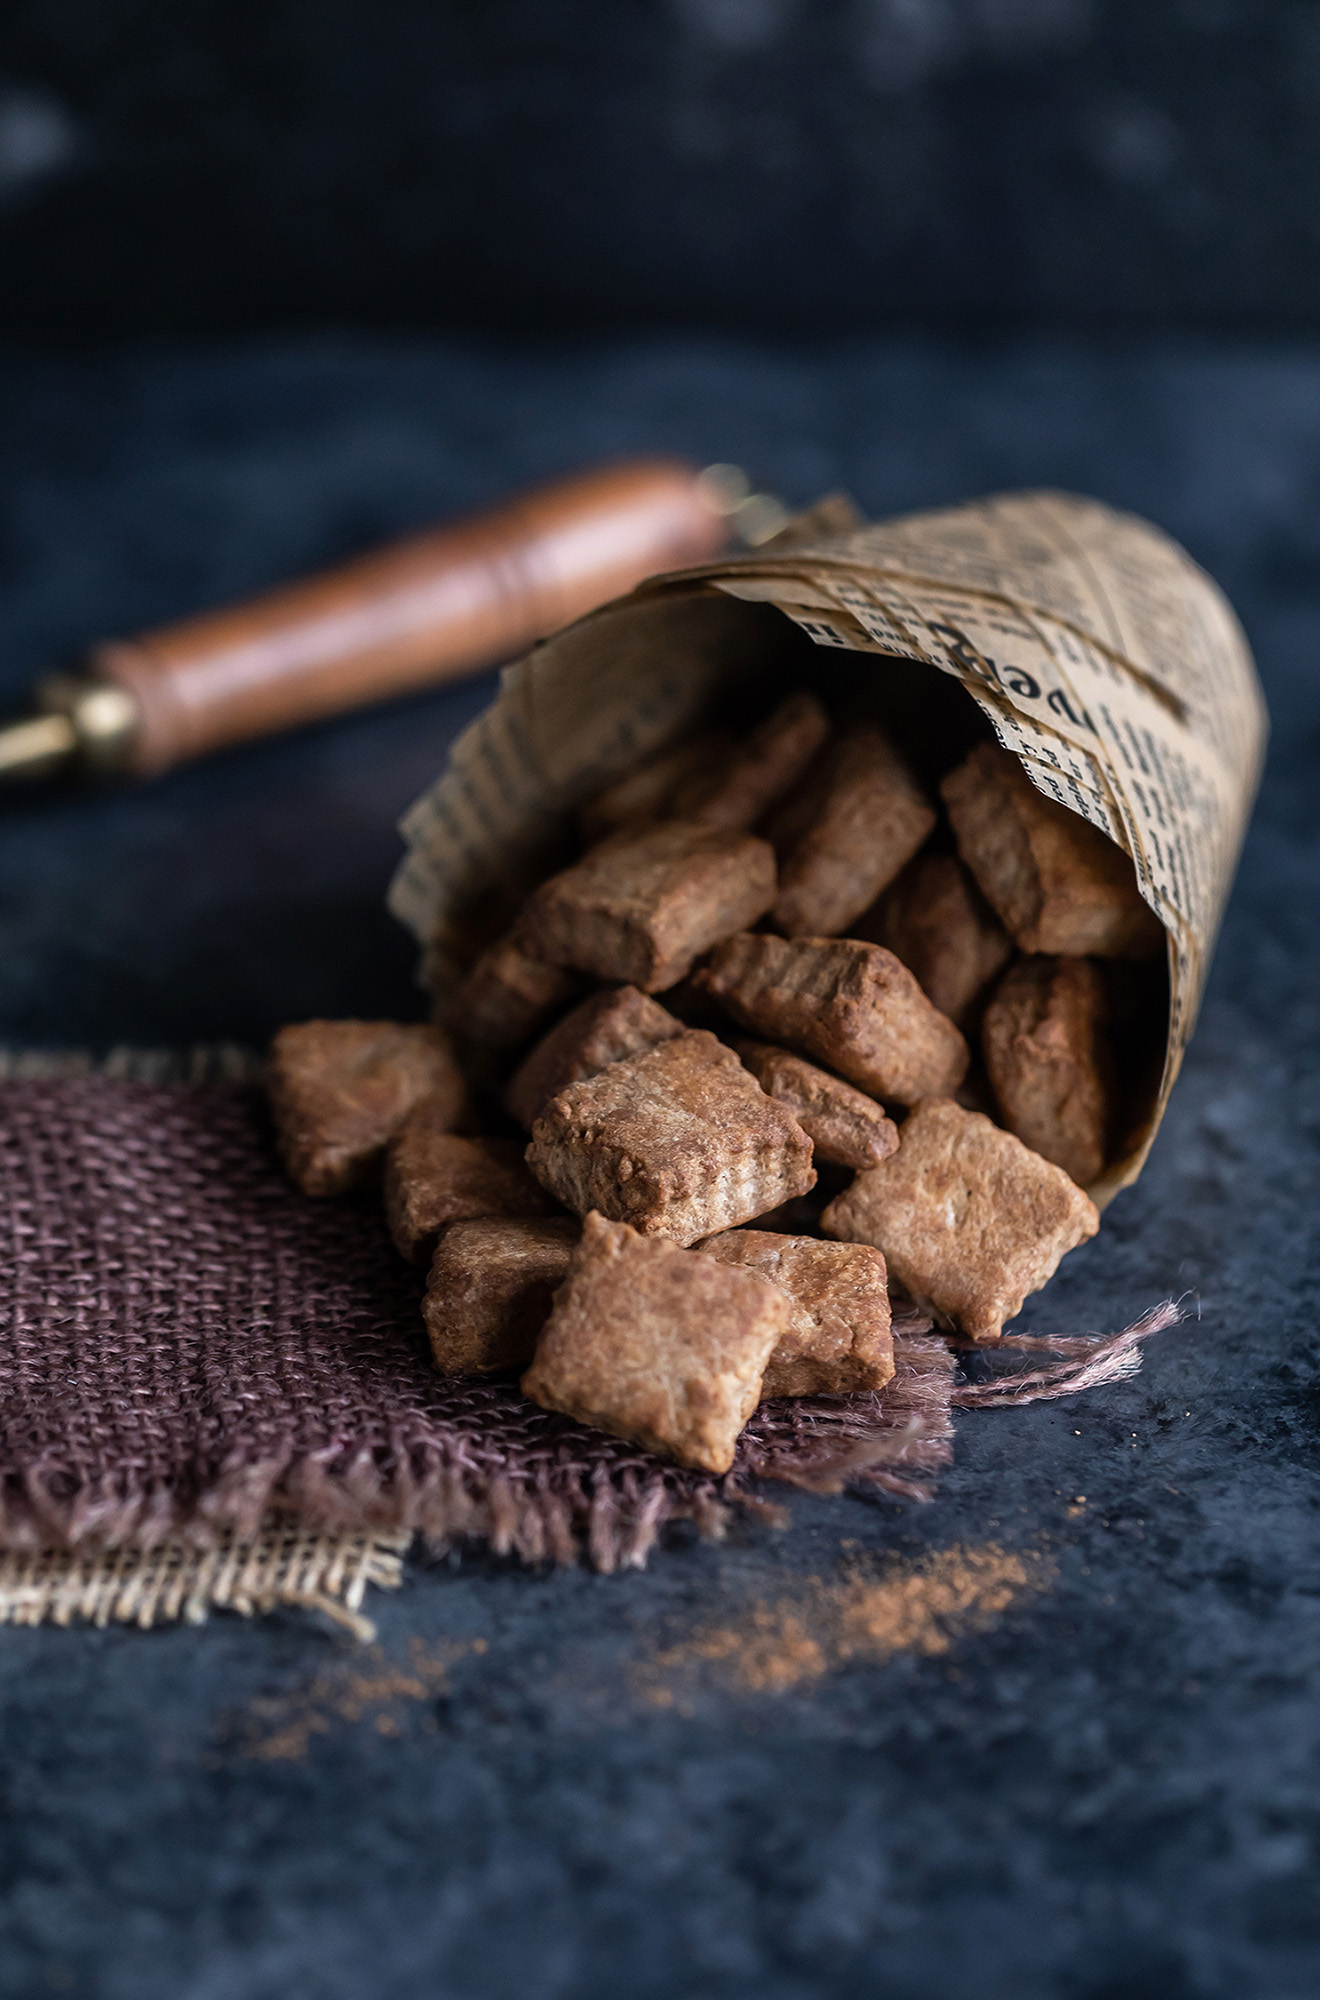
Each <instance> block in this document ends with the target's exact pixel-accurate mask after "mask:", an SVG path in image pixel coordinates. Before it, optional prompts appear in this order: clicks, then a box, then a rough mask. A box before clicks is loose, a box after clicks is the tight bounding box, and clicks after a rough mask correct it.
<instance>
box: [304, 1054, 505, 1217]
mask: <svg viewBox="0 0 1320 2000" xmlns="http://www.w3.org/2000/svg"><path fill="white" fill-rule="evenodd" d="M424 1097H429V1098H431V1099H432V1100H433V1113H434V1117H435V1119H436V1122H437V1123H438V1124H439V1125H440V1126H441V1127H442V1129H444V1130H446V1131H449V1130H452V1129H453V1127H454V1126H456V1125H463V1124H466V1123H467V1122H468V1120H469V1118H470V1117H471V1106H470V1105H469V1103H468V1094H467V1086H466V1085H465V1083H464V1081H463V1078H462V1076H461V1074H460V1073H459V1069H458V1065H457V1063H456V1062H455V1061H454V1057H453V1053H452V1051H451V1049H450V1046H449V1042H448V1039H447V1038H446V1036H445V1035H444V1033H443V1032H442V1031H441V1030H440V1029H439V1028H434V1027H403V1026H401V1025H400V1024H399V1023H398V1022H397V1021H300V1022H298V1023H297V1024H295V1025H294V1026H292V1027H288V1028H281V1029H280V1032H279V1033H278V1035H276V1037H275V1040H274V1042H273V1044H272V1046H271V1052H270V1098H271V1107H272V1110H273V1112H274V1116H275V1126H276V1131H277V1133H278V1135H279V1143H280V1150H281V1152H282V1153H283V1155H284V1159H285V1163H286V1165H287V1166H288V1169H289V1172H290V1174H291V1175H292V1176H293V1178H294V1180H295V1181H296V1182H297V1183H298V1186H299V1187H300V1188H301V1189H302V1191H303V1193H304V1194H317V1195H324V1194H343V1193H344V1192H345V1190H346V1189H348V1188H350V1187H353V1186H355V1185H356V1184H357V1183H358V1182H359V1181H361V1180H362V1179H363V1178H364V1177H365V1176H366V1175H367V1174H368V1173H369V1172H370V1170H371V1169H372V1168H373V1167H374V1166H375V1165H376V1164H377V1162H378V1161H379V1159H380V1156H381V1154H382V1153H383V1152H384V1150H385V1147H386V1144H387V1143H388V1141H389V1140H390V1138H391V1137H392V1136H393V1134H394V1133H395V1132H397V1131H398V1129H399V1127H400V1126H401V1125H402V1124H403V1121H404V1119H405V1118H407V1117H408V1115H409V1113H410V1112H412V1111H413V1110H414V1109H415V1108H416V1106H417V1105H418V1104H419V1103H420V1102H421V1101H422V1099H423V1098H424Z"/></svg>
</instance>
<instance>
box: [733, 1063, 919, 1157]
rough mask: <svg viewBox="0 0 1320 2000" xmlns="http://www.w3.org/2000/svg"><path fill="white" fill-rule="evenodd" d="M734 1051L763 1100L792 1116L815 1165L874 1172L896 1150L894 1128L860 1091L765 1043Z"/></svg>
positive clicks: (896, 1137) (873, 1101) (827, 1072)
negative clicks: (808, 1144)
mask: <svg viewBox="0 0 1320 2000" xmlns="http://www.w3.org/2000/svg"><path fill="white" fill-rule="evenodd" d="M733 1046H734V1049H735V1050H736V1051H737V1054H738V1059H739V1061H740V1062H741V1063H742V1066H743V1068H744V1069H749V1070H750V1071H751V1073H752V1075H753V1076H754V1077H755V1078H756V1080H757V1082H758V1083H759V1084H760V1086H761V1088H762V1090H763V1091H765V1093H766V1095H767V1096H768V1097H775V1098H778V1100H779V1102H780V1103H781V1104H783V1105H786V1106H787V1107H788V1109H789V1110H790V1111H791V1112H792V1114H793V1116H794V1117H795V1118H796V1119H797V1122H798V1124H799V1125H800V1126H801V1127H802V1130H803V1131H804V1132H805V1133H806V1135H807V1137H808V1138H809V1139H810V1141H811V1143H812V1146H813V1147H814V1148H815V1157H816V1158H817V1160H828V1161H829V1162H830V1164H831V1165H832V1166H836V1167H855V1168H858V1169H860V1168H862V1167H878V1166H879V1164H880V1162H881V1160H885V1159H888V1157H889V1155H890V1154H891V1153H892V1152H893V1151H894V1150H895V1149H896V1147H897V1145H898V1128H897V1126H896V1125H895V1124H894V1121H893V1119H892V1118H886V1116H885V1114H884V1112H883V1111H882V1110H881V1109H880V1106H879V1105H878V1104H877V1103H876V1101H875V1099H874V1098H873V1097H867V1096H866V1094H865V1092H864V1091H860V1090H855V1089H854V1088H853V1086H852V1084H850V1083H844V1082H843V1080H842V1078H841V1077H837V1076H831V1075H830V1073H829V1071H828V1070H823V1069H817V1067H816V1065H815V1063H809V1062H806V1061H804V1059H803V1058H802V1057H801V1056H795V1055H791V1054H790V1053H789V1051H788V1050H787V1049H777V1048H774V1047H772V1045H771V1044H770V1043H769V1042H735V1043H734V1044H733Z"/></svg>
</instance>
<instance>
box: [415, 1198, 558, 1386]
mask: <svg viewBox="0 0 1320 2000" xmlns="http://www.w3.org/2000/svg"><path fill="white" fill-rule="evenodd" d="M578 1233H579V1232H578V1225H577V1223H576V1221H575V1220H574V1219H573V1218H572V1217H570V1216H562V1217H559V1216H551V1217H548V1218H547V1219H546V1220H545V1221H538V1220H535V1219H533V1218H531V1217H519V1216H508V1215H490V1216H481V1217H479V1218H476V1219H474V1220H472V1221H468V1222H451V1223H450V1225H449V1227H448V1228H447V1229H446V1230H445V1231H444V1232H443V1234H442V1235H441V1238H440V1241H439V1243H438V1245H437V1246H436V1252H435V1256H434V1257H433V1258H432V1260H431V1271H430V1276H429V1278H428V1280H427V1286H426V1297H425V1299H424V1300H423V1302H422V1318H423V1319H424V1320H425V1322H426V1331H427V1334H428V1336H429V1338H430V1342H431V1353H432V1356H433V1357H434V1360H435V1365H436V1367H437V1368H438V1369H440V1371H441V1373H442V1374H445V1375H492V1374H496V1373H498V1372H499V1371H500V1370H502V1369H506V1368H525V1367H526V1366H527V1364H528V1362H529V1361H530V1360H531V1358H532V1356H533V1354H534V1353H535V1352H536V1336H537V1334H538V1333H539V1332H540V1330H541V1328H542V1327H543V1326H544V1324H545V1322H546V1319H547V1317H548V1315H549V1312H550V1305H551V1301H552V1300H553V1298H554V1295H555V1292H556V1291H557V1290H558V1288H559V1286H560V1285H561V1284H562V1283H563V1281H564V1278H565V1275H566V1274H567V1271H568V1264H569V1259H570V1258H571V1256H572V1254H573V1245H574V1244H575V1243H576V1241H577V1238H578Z"/></svg>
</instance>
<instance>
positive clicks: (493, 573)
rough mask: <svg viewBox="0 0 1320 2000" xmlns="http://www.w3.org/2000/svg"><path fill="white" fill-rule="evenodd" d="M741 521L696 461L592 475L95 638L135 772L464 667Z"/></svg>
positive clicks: (526, 641)
mask: <svg viewBox="0 0 1320 2000" xmlns="http://www.w3.org/2000/svg"><path fill="white" fill-rule="evenodd" d="M726 537H727V531H726V527H725V522H724V519H723V517H722V516H721V515H720V514H719V513H718V512H717V511H716V509H715V507H714V506H713V505H712V504H711V502H710V500H708V499H707V498H706V497H705V494H704V492H703V490H702V487H701V486H700V485H699V484H698V481H697V477H696V469H695V467H693V466H690V465H685V464H682V463H681V462H679V461H676V460H673V459H660V458H655V459H641V460H633V461H630V462H628V463H626V464H623V465H613V466H607V467H605V468H603V469H601V470H598V471H594V472H584V473H580V474H578V475H577V476H575V477H574V478H571V479H564V480H559V481H557V482H556V483H555V484H553V485H550V486H543V487H539V488H537V489H536V490H534V491H533V492H530V493H526V494H523V495H521V496H520V497H519V498H518V499H516V500H514V501H511V502H510V503H508V504H507V505H505V506H502V507H498V508H496V509H494V510H493V511H492V512H491V513H488V514H483V515H479V516H477V517H476V518H475V519H472V520H467V521H460V522H456V523H454V524H453V525H452V526H449V527H444V528H437V529H435V530H433V531H431V532H429V533H427V534H423V535H416V536H414V537H412V538H411V539H410V540H408V541H405V542H398V543H395V544H394V545H393V546H392V547H390V548H386V549H381V550H378V551H377V552H376V553H374V554H372V555H366V556H361V557H359V558H358V559H357V560H356V561H355V562H351V563H346V564H345V565H344V566H343V568H341V569H336V570H331V571H328V572H327V573H326V574H325V575H323V576H316V577H311V578H308V579H307V580H305V581H304V582H301V583H294V584H290V585H288V586H286V587H284V588H282V589H279V590H273V591H269V592H267V593H266V594H265V595H264V596H262V597H257V598H254V599H253V600H252V601H251V602H250V603H248V604H242V605H238V606H236V607H234V608H233V609H230V610H226V611H214V612H209V613H207V614H206V615H205V616H203V617H200V618H190V619H187V620H185V621H184V622H183V623H182V624H178V625H167V626H164V627H163V628H162V629H161V630H160V631H158V632H147V633H144V634H143V635H142V636H141V637H140V638H136V639H128V640H111V641H109V642H107V643H105V644H103V645H101V646H98V647H97V648H96V649H95V650H94V652H93V654H92V656H91V660H90V665H91V667H92V670H93V671H94V672H95V673H97V674H99V675H101V676H102V677H104V678H106V679H109V680H111V681H113V682H115V683H116V684H117V685H118V686H120V687H122V688H124V689H125V690H126V691H127V692H128V693H129V694H130V695H131V696H132V698H133V701H134V702H135V704H136V706H137V709H138V711H139V715H140V722H139V725H138V727H137V729H136V730H135V732H134V735H133V739H132V744H131V748H130V750H129V752H128V754H127V760H126V768H127V769H128V770H130V771H132V772H134V773H136V774H137V775H139V776H148V775H151V774H154V773H156V772H159V771H164V770H168V769H169V768H170V766H171V765H174V764H181V763H184V762H186V761H187V760H188V759H189V758H192V757H200V756H203V755H204V754H205V753H206V752H207V751H209V750H218V749H220V748H222V747H223V746H224V745H226V744H230V743H240V742H243V741H244V740H246V739H247V738H249V737H253V736H264V735H267V734H268V733H270V732H272V731H275V730H280V729H291V728H294V727H295V726H296V725H297V724H299V723H304V722H313V721H316V720H319V719H320V718H321V717H323V716H327V715H336V714H338V713H340V712H341V711H342V710H344V709H350V708H357V707H360V706H362V705H363V704H365V703H367V702H373V701H381V700H384V699H385V698H386V697H387V696H389V695H398V694H406V693H408V692H410V691H412V690H414V689H418V688H424V687H435V686H438V685H439V684H440V683H441V682H442V681H450V680H457V679H460V678H461V677H462V676H463V675H464V674H470V673H474V672H476V671H477V670H478V669H479V668H481V667H486V666H490V665H491V664H492V663H493V662H495V661H497V660H507V659H511V658H513V657H515V656H516V655H517V654H518V653H521V652H524V651H525V650H526V648H527V647H528V646H530V645H531V644H532V642H533V641H534V640H536V639H539V638H542V637H544V636H545V634H546V633H549V632H553V631H556V630H557V629H558V627H559V626H561V625H566V624H568V623H569V621H570V620H571V619H573V618H578V617H580V616H581V615H582V614H583V613H584V612H586V611H590V610H592V609H593V608H594V607H595V606H596V605H598V604H604V603H606V602H608V600H609V599H610V598H611V597H617V596H619V595H620V594H621V593H622V592H623V591H625V590H629V589H631V588H632V586H633V584H635V583H638V582H640V581H641V579H642V578H643V577H644V576H650V575H653V574H654V573H655V572H657V571H659V570H665V569H679V568H682V567H683V566H684V565H686V564H688V563H694V562H700V561H702V560H703V559H704V558H705V557H707V556H711V555H714V554H715V553H716V552H717V551H718V550H719V549H720V548H721V547H722V546H723V545H724V542H725V540H726Z"/></svg>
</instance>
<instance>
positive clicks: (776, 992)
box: [696, 932, 967, 1104]
mask: <svg viewBox="0 0 1320 2000" xmlns="http://www.w3.org/2000/svg"><path fill="white" fill-rule="evenodd" d="M696 983H697V985H698V986H699V987H703V988H704V989H705V991H706V992H707V993H709V994H711V995H712V996H713V997H714V998H715V999H717V1000H719V1001H720V1003H721V1005H722V1006H724V1007H725V1008H726V1009H727V1010H728V1012H729V1013H730V1014H731V1015H732V1016H733V1019H734V1020H735V1021H737V1022H738V1024H739V1026H740V1027H744V1028H750V1029H751V1030H752V1032H753V1033H754V1034H757V1035H764V1036H766V1037H768V1038H769V1039H770V1040H772V1041H776V1042H786V1043H787V1044H788V1046H789V1047H790V1048H793V1049H802V1050H804V1051H805V1053H806V1054H807V1055H810V1056H815V1057H816V1058H817V1060H818V1061H820V1062H823V1063H827V1064H828V1065H829V1067H830V1068H831V1069H835V1070H838V1072H839V1074H840V1075H841V1076H846V1077H847V1078H848V1079H849V1081H850V1082H852V1083H856V1084H860V1085H861V1087H862V1089H863V1090H867V1091H870V1093H871V1095H872V1096H873V1097H885V1098H890V1099H892V1100H893V1101H894V1102H895V1103H898V1104H914V1103H915V1102H916V1100H917V1099H918V1098H919V1097H930V1096H934V1095H936V1094H938V1093H941V1092H944V1091H952V1090H956V1089H957V1088H958V1085H959V1084H960V1083H961V1082H962V1080H963V1077H964V1075H965V1074H966V1070H967V1044H966V1042H965V1041H964V1040H963V1038H962V1036H961V1035H960V1034H959V1032H958V1030H957V1029H956V1028H955V1027H954V1025H953V1023H952V1021H949V1020H946V1019H945V1017H944V1015H943V1014H940V1013H937V1011H936V1010H935V1008H934V1007H932V1006H931V1004H930V1001H929V1000H928V999H927V998H926V996H925V994H924V993H923V992H922V990H921V988H920V987H919V986H918V984H917V982H916V980H915V979H914V978H913V977H912V974H911V973H910V972H909V971H908V969H907V967H906V966H905V965H900V964H899V962H898V960H897V959H896V958H895V957H894V954H893V952H892V951H886V950H885V949H884V947H883V945H878V944H864V943H861V942H859V941H858V940H856V939H853V938H795V939H793V940H792V941H791V942H790V941H789V940H787V939H784V938H779V937H769V936H764V935H761V936H757V935H753V934H751V933H750V932H749V933H744V935H743V936H741V937H735V938H730V939H729V940H728V942H727V944H722V945H720V946H719V947H718V948H717V949H716V950H715V951H714V952H713V953H712V954H711V959H710V963H709V964H708V965H707V966H705V967H704V968H703V969H702V970H701V971H700V972H699V973H698V974H697V979H696Z"/></svg>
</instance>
